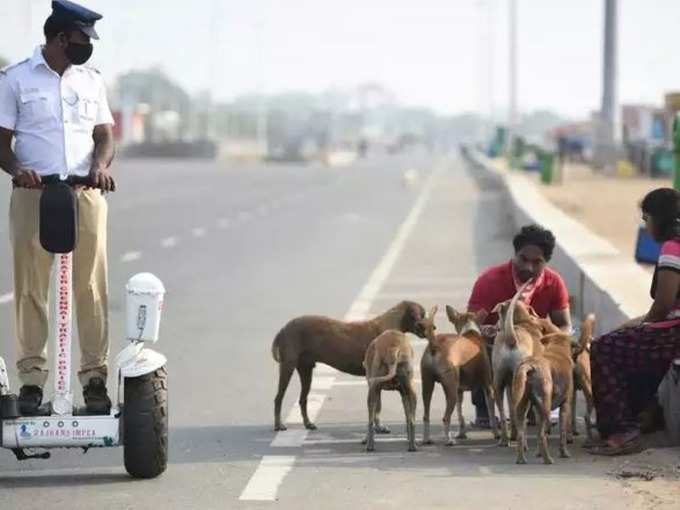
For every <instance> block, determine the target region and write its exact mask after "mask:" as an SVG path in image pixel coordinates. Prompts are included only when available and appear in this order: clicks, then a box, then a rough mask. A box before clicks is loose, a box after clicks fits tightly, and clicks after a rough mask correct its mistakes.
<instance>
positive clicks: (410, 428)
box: [401, 381, 417, 452]
mask: <svg viewBox="0 0 680 510" xmlns="http://www.w3.org/2000/svg"><path fill="white" fill-rule="evenodd" d="M401 402H402V404H403V406H404V415H405V417H406V435H407V437H408V451H409V452H415V451H416V402H417V398H416V392H415V390H414V389H413V386H412V385H411V381H409V382H408V383H406V388H405V389H404V390H402V391H401Z"/></svg>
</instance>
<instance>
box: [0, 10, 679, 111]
mask: <svg viewBox="0 0 680 510" xmlns="http://www.w3.org/2000/svg"><path fill="white" fill-rule="evenodd" d="M81 3H82V4H83V5H86V6H88V7H90V8H92V9H94V10H97V11H99V12H101V13H102V14H103V15H104V19H103V20H102V21H101V22H99V23H98V25H97V28H98V31H99V33H100V35H101V38H102V39H101V40H100V41H96V42H95V56H94V57H93V61H92V62H93V65H95V66H97V67H98V68H99V69H101V71H102V73H103V74H104V76H105V78H106V80H107V82H109V83H112V82H113V80H114V79H115V77H116V75H118V74H119V73H122V72H125V71H128V70H131V69H144V68H149V67H160V68H161V69H163V70H164V72H166V73H167V74H168V75H169V76H170V77H171V78H172V79H173V80H175V81H177V82H178V83H179V84H180V85H181V86H183V87H184V88H185V89H186V90H187V91H188V92H189V93H192V94H195V93H197V92H199V91H201V90H206V89H207V90H210V91H211V93H212V94H213V96H214V98H215V99H216V100H225V101H226V100H230V99H233V98H234V97H236V96H238V95H242V94H246V93H256V92H262V93H267V94H271V93H278V92H283V91H293V90H295V91H298V90H299V91H309V92H320V91H323V90H327V89H331V88H349V87H352V86H355V85H357V84H360V83H365V82H377V83H380V84H381V85H383V86H385V87H386V88H387V89H389V90H390V91H392V92H393V93H394V94H395V96H396V98H397V99H398V100H399V101H400V103H402V104H405V105H412V106H415V105H418V106H425V107H429V108H432V109H434V110H436V111H438V112H440V113H446V114H450V113H465V112H478V113H482V114H485V115H486V114H488V113H489V111H491V110H492V109H493V111H494V113H495V115H496V116H501V115H502V114H503V112H504V111H505V110H506V109H507V103H508V102H507V82H508V80H507V44H506V42H507V6H508V2H507V1H504V0H486V1H484V0H477V1H472V0H469V1H466V0H461V1H458V2H446V1H443V0H441V1H435V0H425V1H422V2H419V3H418V4H417V5H416V4H413V3H412V2H407V1H405V0H391V1H387V0H373V1H372V2H371V4H370V5H368V6H367V5H364V3H363V2H359V1H358V0H345V1H343V2H340V1H337V0H326V1H324V2H318V1H317V2H313V1H311V0H292V1H290V2H286V4H285V5H282V4H280V3H277V2H275V1H274V0H255V1H252V2H249V3H248V5H241V4H240V3H237V2H234V1H231V0H225V1H219V0H194V2H192V3H191V4H190V5H191V7H193V9H187V8H186V6H187V4H186V3H185V2H178V1H175V0H165V1H163V2H160V1H146V2H144V3H143V4H142V3H140V2H134V1H133V0H119V1H118V2H116V3H115V4H114V3H111V2H107V1H106V0H83V1H82V2H81ZM489 5H491V16H492V17H491V18H489V11H488V8H489ZM49 12H50V1H49V0H3V1H2V3H1V4H0V31H2V33H3V42H2V43H0V55H2V56H4V57H5V58H7V59H9V60H10V61H13V62H14V61H17V60H20V59H23V58H26V57H27V56H30V54H31V52H32V50H33V48H34V47H35V46H36V45H37V44H40V42H41V41H42V23H43V22H44V19H45V17H46V16H47V15H48V14H49ZM602 18H603V1H602V0H598V1H592V0H574V1H572V2H569V3H565V2H560V1H558V0H546V1H541V2H539V1H537V0H518V19H519V108H520V110H521V111H522V112H531V111H535V110H541V109H545V110H552V111H554V112H556V113H559V114H561V115H564V116H567V117H571V118H579V117H580V118H583V117H586V116H587V115H588V113H589V112H590V111H592V110H595V109H597V108H598V106H599V102H600V95H601V60H602ZM490 20H491V21H490ZM678 22H680V2H676V1H673V0H657V1H655V2H654V8H653V9H652V8H650V7H649V2H643V1H642V0H628V1H621V2H620V17H619V29H620V45H619V51H620V60H619V80H620V81H619V97H620V101H621V102H622V103H649V104H661V103H662V101H663V93H664V92H666V91H667V90H671V89H674V88H680V68H678V66H676V65H675V61H674V58H673V53H674V41H673V34H674V29H675V27H676V26H677V25H678ZM490 27H491V28H492V29H493V35H492V41H493V49H492V51H490V48H489V44H488V41H489V39H488V37H487V36H488V32H489V28H490ZM490 56H491V57H492V61H493V65H491V64H490V61H489V57H490ZM490 87H491V88H492V90H493V95H492V96H491V95H490V93H489V88H490ZM491 97H492V99H491Z"/></svg>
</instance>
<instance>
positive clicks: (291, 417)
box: [286, 377, 333, 424]
mask: <svg viewBox="0 0 680 510" xmlns="http://www.w3.org/2000/svg"><path fill="white" fill-rule="evenodd" d="M331 379H333V378H332V377H331ZM330 384H333V381H330ZM324 400H326V395H325V394H323V393H310V394H309V395H307V415H308V416H309V419H310V420H311V421H314V420H315V419H316V417H317V415H318V414H319V411H320V410H321V406H322V405H323V402H324ZM286 423H290V424H296V423H302V413H301V412H300V404H297V403H296V404H295V405H294V406H293V408H292V409H291V410H290V413H288V418H286Z"/></svg>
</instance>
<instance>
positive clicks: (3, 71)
mask: <svg viewBox="0 0 680 510" xmlns="http://www.w3.org/2000/svg"><path fill="white" fill-rule="evenodd" d="M29 60H31V59H30V58H25V59H24V60H22V61H21V62H17V63H15V64H10V65H8V66H5V67H3V68H2V69H0V74H7V71H9V70H11V69H14V68H15V67H17V66H20V65H21V64H25V63H26V62H28V61H29Z"/></svg>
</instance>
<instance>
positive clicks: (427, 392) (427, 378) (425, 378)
mask: <svg viewBox="0 0 680 510" xmlns="http://www.w3.org/2000/svg"><path fill="white" fill-rule="evenodd" d="M420 375H421V378H422V392H423V444H432V438H431V437H430V403H431V402H432V392H433V391H434V377H432V374H431V373H430V372H429V371H428V370H423V369H421V374H420Z"/></svg>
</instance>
